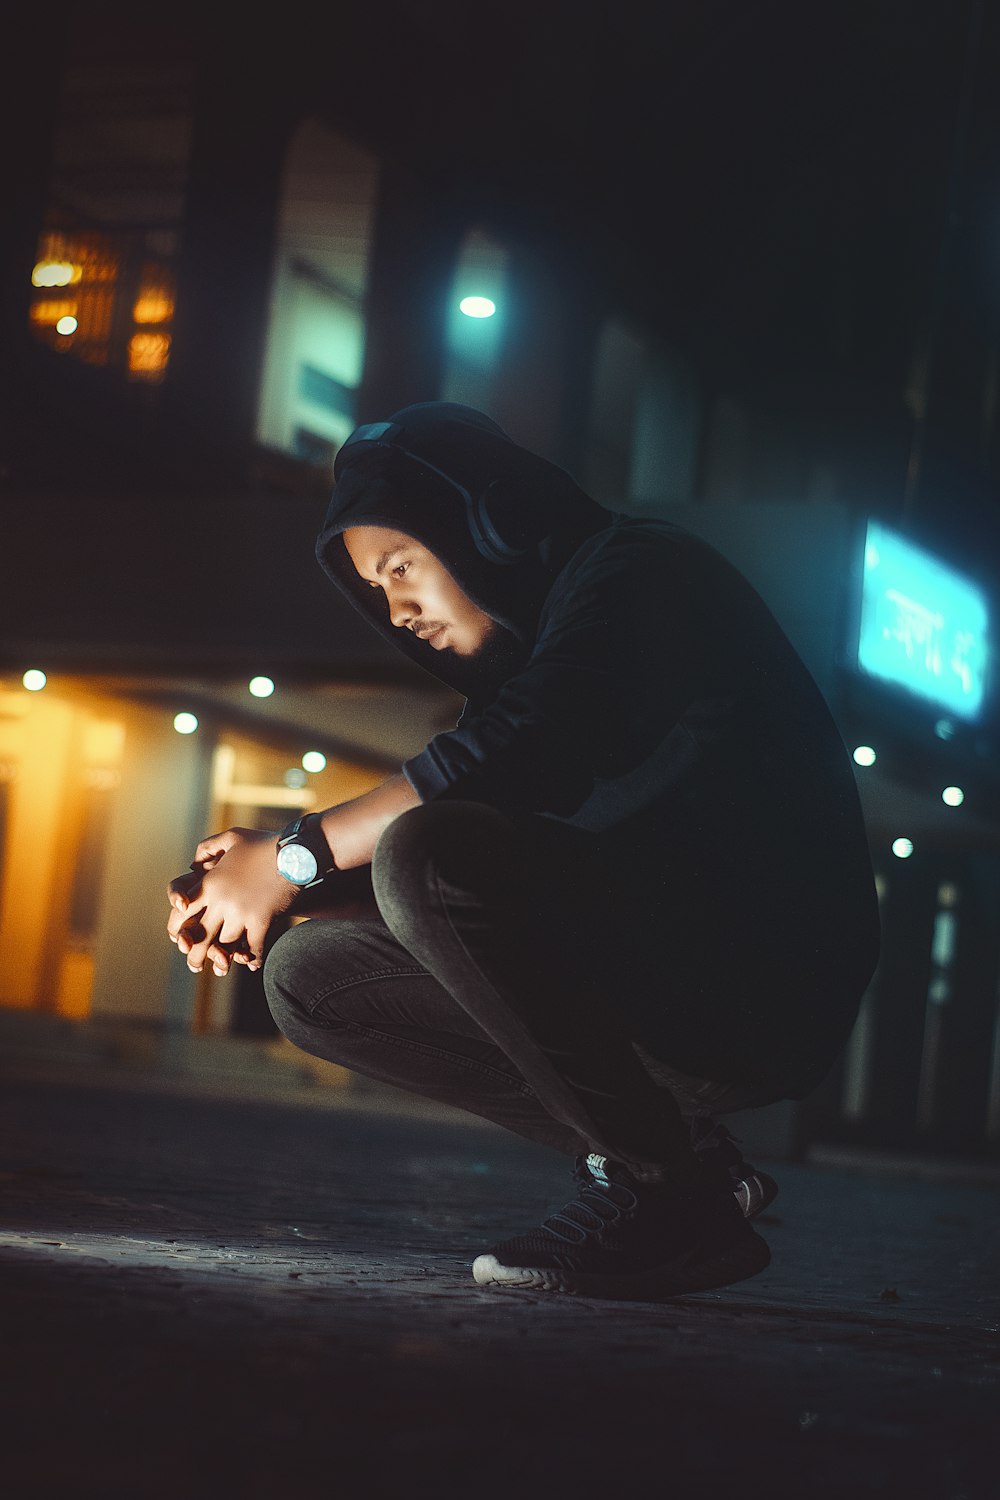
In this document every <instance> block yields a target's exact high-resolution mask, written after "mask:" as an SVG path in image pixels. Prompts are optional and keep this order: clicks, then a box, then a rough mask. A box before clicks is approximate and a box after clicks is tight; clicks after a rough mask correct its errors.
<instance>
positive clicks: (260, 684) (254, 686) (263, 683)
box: [248, 677, 274, 698]
mask: <svg viewBox="0 0 1000 1500" xmlns="http://www.w3.org/2000/svg"><path fill="white" fill-rule="evenodd" d="M248 686H249V688H250V691H251V693H253V695H254V697H255V698H270V696H271V694H272V693H273V692H274V683H273V682H272V681H271V679H270V677H251V679H250V682H249V684H248Z"/></svg>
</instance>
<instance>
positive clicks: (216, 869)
mask: <svg viewBox="0 0 1000 1500" xmlns="http://www.w3.org/2000/svg"><path fill="white" fill-rule="evenodd" d="M297 894H298V890H297V887H296V886H294V885H292V884H291V883H290V882H289V881H287V880H285V879H284V877H283V876H281V875H279V874H278V870H277V867H276V865H275V835H274V834H273V833H262V832H260V831H259V830H258V829H254V828H229V829H227V830H226V831H225V833H217V834H213V835H212V836H211V837H210V838H207V839H202V841H201V843H200V844H199V845H198V847H197V849H196V850H195V856H194V859H193V860H192V862H191V869H190V871H189V872H185V873H184V874H183V875H178V876H177V877H176V878H175V879H174V880H171V881H170V883H169V884H168V886H167V899H168V900H169V902H170V907H171V910H170V917H169V919H168V921H167V935H168V937H169V938H170V941H171V942H172V943H176V944H177V947H178V948H179V949H180V951H181V952H182V953H184V954H186V956H187V966H188V968H189V969H190V970H191V971H192V972H193V973H195V974H200V973H201V971H202V969H203V968H204V966H205V963H206V962H211V964H212V967H213V969H214V970H215V972H216V974H219V975H223V974H228V973H229V970H230V966H231V965H232V964H233V963H238V964H245V965H246V966H247V968H249V969H259V968H260V967H261V965H262V964H263V962H264V942H265V940H266V938H267V933H268V929H269V928H270V926H271V923H272V922H273V921H274V919H275V918H276V917H278V916H280V915H281V914H282V913H283V912H286V911H288V909H289V907H290V906H291V904H292V902H293V901H294V900H295V897H296V895H297Z"/></svg>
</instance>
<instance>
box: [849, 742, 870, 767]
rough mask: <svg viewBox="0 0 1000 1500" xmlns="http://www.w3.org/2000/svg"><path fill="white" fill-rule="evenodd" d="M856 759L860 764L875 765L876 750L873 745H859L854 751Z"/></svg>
mask: <svg viewBox="0 0 1000 1500" xmlns="http://www.w3.org/2000/svg"><path fill="white" fill-rule="evenodd" d="M854 759H855V760H856V761H857V763H858V765H859V766H873V765H874V764H875V751H874V750H873V749H872V747H871V745H859V746H858V748H857V749H856V750H855V752H854Z"/></svg>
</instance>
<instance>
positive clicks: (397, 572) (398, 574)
mask: <svg viewBox="0 0 1000 1500" xmlns="http://www.w3.org/2000/svg"><path fill="white" fill-rule="evenodd" d="M409 566H410V565H409V563H408V562H406V563H397V564H396V566H395V567H394V568H393V570H392V572H393V577H394V578H402V576H403V574H404V573H405V572H406V570H407V568H408V567H409Z"/></svg>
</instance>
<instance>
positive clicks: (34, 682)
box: [21, 667, 49, 693]
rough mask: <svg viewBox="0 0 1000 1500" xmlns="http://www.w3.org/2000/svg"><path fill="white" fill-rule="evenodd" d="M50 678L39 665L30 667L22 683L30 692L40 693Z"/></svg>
mask: <svg viewBox="0 0 1000 1500" xmlns="http://www.w3.org/2000/svg"><path fill="white" fill-rule="evenodd" d="M48 680H49V679H48V678H47V677H46V675H45V673H44V672H40V671H39V670H38V668H37V667H29V668H28V670H27V672H25V674H24V676H23V677H22V678H21V683H22V686H24V687H26V688H27V689H28V692H29V693H40V692H41V691H42V688H43V687H44V686H45V684H46V683H47V682H48Z"/></svg>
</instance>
